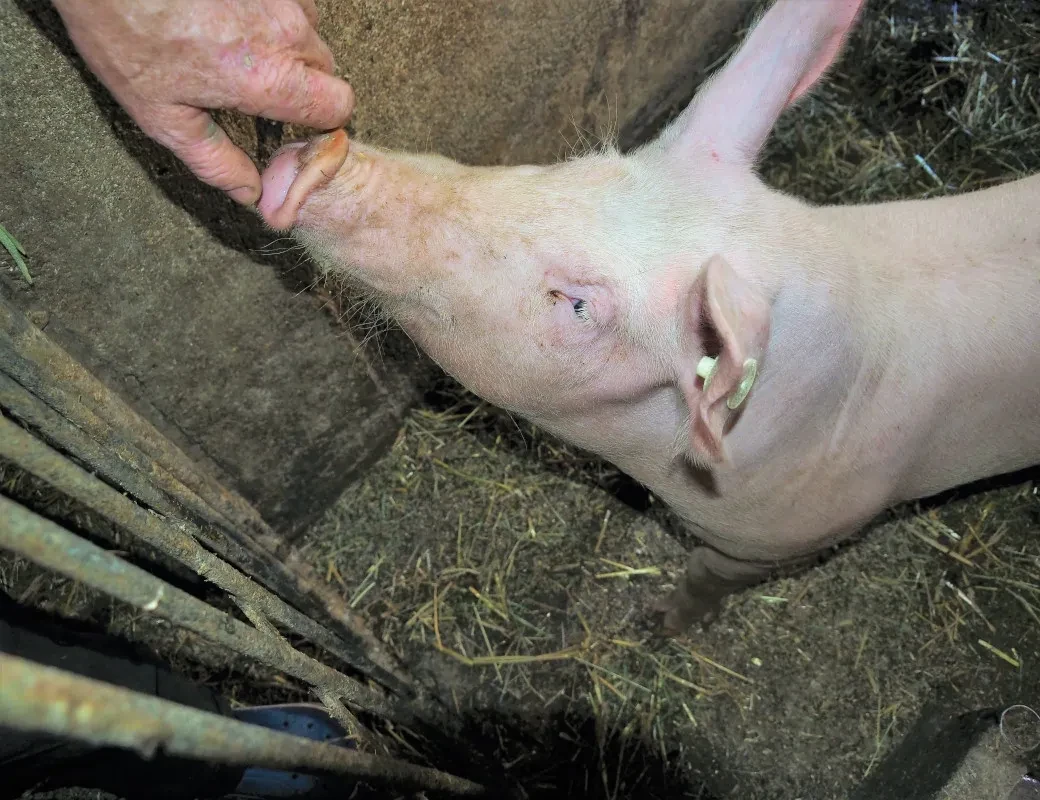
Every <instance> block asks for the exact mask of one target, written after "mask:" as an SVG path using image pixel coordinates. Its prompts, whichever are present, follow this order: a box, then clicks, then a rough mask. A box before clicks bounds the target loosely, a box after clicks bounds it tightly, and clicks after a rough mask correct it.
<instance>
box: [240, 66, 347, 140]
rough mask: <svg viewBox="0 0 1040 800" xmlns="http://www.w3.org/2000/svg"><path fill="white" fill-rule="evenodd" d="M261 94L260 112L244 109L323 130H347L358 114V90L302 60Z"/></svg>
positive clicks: (259, 100)
mask: <svg viewBox="0 0 1040 800" xmlns="http://www.w3.org/2000/svg"><path fill="white" fill-rule="evenodd" d="M261 92H262V94H261V96H260V97H258V98H257V101H258V102H257V109H256V111H253V112H250V111H249V110H248V109H241V110H243V111H246V113H255V114H256V115H257V116H260V117H266V118H267V119H273V120H277V121H279V122H290V123H296V124H298V125H306V126H308V127H311V128H318V129H319V130H329V129H332V128H341V127H343V126H344V125H346V123H347V121H348V120H349V119H350V115H351V114H352V113H353V112H354V90H353V89H352V88H351V86H350V84H349V83H347V82H346V81H345V80H342V79H341V78H336V77H333V76H332V75H329V74H327V73H325V72H321V71H319V70H316V69H312V68H311V67H308V66H306V65H305V64H303V63H302V62H300V61H297V62H295V63H294V64H293V65H292V67H291V68H290V69H289V70H288V71H287V72H286V73H285V74H284V75H282V76H281V79H280V80H279V82H278V84H277V85H275V86H268V87H265V88H263V89H261Z"/></svg>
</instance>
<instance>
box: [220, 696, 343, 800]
mask: <svg viewBox="0 0 1040 800" xmlns="http://www.w3.org/2000/svg"><path fill="white" fill-rule="evenodd" d="M232 714H233V716H234V717H235V718H236V719H238V720H239V721H241V722H248V723H250V724H253V725H260V726H261V727H264V728H269V729H271V730H277V731H282V732H283V733H288V734H291V735H293V736H301V737H303V738H304V739H311V740H313V741H318V742H325V743H326V744H331V745H335V746H337V747H346V748H349V749H351V750H353V749H355V746H354V742H353V741H352V740H350V739H348V738H346V736H347V734H346V731H344V730H343V728H342V726H340V724H339V723H338V722H336V720H334V719H333V718H332V717H331V716H329V713H328V712H327V711H326V710H325V709H324V707H322V706H320V705H317V704H315V703H297V704H287V705H279V706H256V707H254V708H240V709H236V710H235V711H233V712H232ZM341 780H342V781H343V782H344V783H339V781H337V783H338V784H339V785H337V786H335V787H333V786H330V785H329V781H328V779H323V778H318V777H315V776H313V775H305V774H303V773H301V772H285V771H283V770H276V769H265V768H262V767H250V768H249V769H247V770H246V771H245V773H244V774H243V775H242V780H241V781H240V782H239V784H238V787H237V788H236V789H235V792H234V795H233V796H237V797H241V796H246V797H262V798H280V797H304V798H319V797H344V796H346V795H347V794H348V793H349V790H350V789H351V788H352V784H350V783H348V782H347V781H348V780H349V779H347V778H343V779H341Z"/></svg>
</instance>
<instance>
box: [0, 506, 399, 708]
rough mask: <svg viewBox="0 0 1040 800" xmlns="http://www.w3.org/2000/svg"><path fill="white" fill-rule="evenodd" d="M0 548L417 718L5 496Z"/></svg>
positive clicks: (367, 702)
mask: <svg viewBox="0 0 1040 800" xmlns="http://www.w3.org/2000/svg"><path fill="white" fill-rule="evenodd" d="M0 547H3V548H5V549H7V550H11V551H13V552H15V553H17V554H18V555H20V556H23V557H24V558H27V559H29V560H30V561H33V562H35V563H37V564H39V565H41V566H43V567H46V568H48V569H51V570H54V571H55V572H59V573H61V574H62V575H65V576H66V577H68V578H71V579H73V580H76V581H80V582H81V583H84V584H86V585H87V586H90V587H92V588H94V589H96V590H98V591H100V592H103V593H105V594H109V595H111V596H112V597H115V598H117V599H119V600H122V601H123V602H124V603H127V604H129V605H132V606H134V607H135V608H138V609H140V610H142V611H146V612H148V613H151V614H158V615H159V616H161V617H163V618H165V619H168V620H169V621H170V622H172V623H174V624H175V625H178V626H180V627H183V628H187V629H188V630H190V631H193V632H194V633H197V634H198V635H199V636H202V637H203V638H206V639H209V640H210V641H212V642H216V643H217V644H222V645H224V646H225V647H227V648H229V649H231V650H233V651H235V652H236V653H241V654H243V655H247V656H250V657H252V658H255V659H257V660H258V661H261V662H263V663H265V664H269V665H271V666H272V667H274V668H276V669H279V670H281V671H283V672H285V673H286V674H288V675H292V676H293V677H295V678H299V679H300V680H302V681H306V682H307V683H309V684H310V685H311V686H314V687H315V688H317V689H320V690H324V691H326V692H330V693H335V694H337V695H338V696H339V697H341V698H343V700H344V701H346V702H347V703H348V704H350V705H352V706H354V707H355V708H359V709H363V710H365V711H368V712H371V713H373V714H378V715H380V716H382V717H385V718H387V719H390V720H393V721H395V722H398V723H400V724H404V725H410V724H415V723H416V720H415V719H414V715H413V713H412V712H411V711H410V710H408V709H407V708H404V707H402V706H401V705H400V704H397V703H394V704H391V703H389V702H388V701H387V700H386V699H384V698H383V697H380V696H379V695H377V694H376V693H375V692H373V691H372V690H371V689H368V688H366V687H365V686H362V685H361V684H360V683H358V682H357V681H355V680H353V679H351V678H348V677H347V676H346V675H343V674H342V673H340V672H337V671H336V670H334V669H332V668H331V667H327V666H325V665H324V664H322V663H321V662H319V661H315V660H314V659H313V658H311V657H309V656H307V655H304V654H303V653H300V652H299V651H297V650H294V649H293V648H292V647H290V646H289V645H288V644H287V643H286V642H285V641H284V640H282V639H280V638H278V637H272V636H268V635H265V634H263V633H261V632H260V631H258V630H256V629H255V628H252V627H250V626H249V625H246V624H245V623H244V622H241V621H240V620H237V619H235V618H234V617H231V616H229V615H227V614H225V613H224V612H222V611H218V610H217V609H215V608H213V607H211V606H209V605H207V604H206V603H204V602H203V601H201V600H198V599H197V598H194V597H192V596H191V595H190V594H188V593H187V592H184V591H181V590H180V589H177V588H176V587H174V586H171V585H169V584H168V583H166V582H165V581H162V580H160V579H159V578H156V577H155V576H154V575H151V574H149V573H148V572H146V571H144V570H143V569H141V568H140V567H136V566H134V565H133V564H128V563H127V562H125V561H123V560H122V559H120V558H117V557H116V556H114V555H112V554H111V553H109V552H107V551H105V550H103V549H102V548H100V547H98V546H97V545H95V544H92V543H91V542H88V541H87V540H85V539H82V538H81V537H79V536H76V535H75V534H72V533H70V532H69V531H67V530H65V529H64V528H62V527H61V526H59V525H57V524H55V523H53V522H51V521H50V520H47V519H45V518H43V517H41V516H39V515H37V514H34V513H33V512H31V511H29V510H28V509H26V508H23V507H22V506H20V505H19V504H17V503H15V502H14V501H12V500H9V499H7V498H6V497H3V496H0Z"/></svg>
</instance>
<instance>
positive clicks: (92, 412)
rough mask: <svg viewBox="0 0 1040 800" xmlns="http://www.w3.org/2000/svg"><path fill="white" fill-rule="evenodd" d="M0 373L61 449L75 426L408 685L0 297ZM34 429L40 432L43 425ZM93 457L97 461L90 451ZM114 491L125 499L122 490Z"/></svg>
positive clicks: (244, 510) (165, 448)
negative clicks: (51, 415)
mask: <svg viewBox="0 0 1040 800" xmlns="http://www.w3.org/2000/svg"><path fill="white" fill-rule="evenodd" d="M0 372H6V373H7V375H8V376H9V377H10V378H11V379H13V381H14V382H15V383H16V384H18V385H20V386H22V387H24V389H25V390H28V393H29V394H30V395H32V396H33V399H34V400H36V402H37V403H38V404H39V405H41V406H44V407H49V408H50V409H52V410H53V411H54V412H56V416H57V417H58V418H59V419H64V420H67V421H68V423H70V425H65V426H62V430H61V431H60V432H56V433H57V435H53V436H52V435H51V434H50V433H46V432H45V435H47V436H49V437H50V440H51V442H52V443H53V444H54V445H56V446H57V447H58V448H59V449H61V450H66V449H67V447H66V442H65V440H64V438H63V437H62V435H61V434H67V433H68V430H69V428H70V427H74V428H76V429H78V432H79V433H81V434H85V435H86V438H87V442H91V443H93V444H94V445H95V446H94V448H93V449H94V450H95V451H97V449H98V446H100V450H101V451H103V452H106V453H107V454H108V456H109V458H108V459H107V460H106V465H107V466H108V467H112V466H113V461H112V458H111V457H112V456H115V457H116V458H118V459H122V460H124V461H130V462H132V466H133V467H134V468H135V469H136V470H138V471H139V472H140V474H141V475H142V476H143V477H144V478H145V479H146V480H147V481H148V482H149V483H151V484H153V486H154V487H155V488H156V489H157V490H158V491H159V492H161V493H163V494H164V495H166V496H167V497H168V498H170V500H172V501H173V502H174V503H175V504H176V505H177V506H179V507H180V508H181V509H182V510H183V512H184V513H187V514H188V515H189V516H192V517H193V518H195V521H196V522H200V523H203V527H206V528H208V529H210V533H211V535H212V534H213V533H214V531H219V532H220V534H221V538H222V539H223V540H224V541H233V542H235V543H236V544H237V545H238V546H239V548H240V550H245V551H248V552H250V553H252V554H253V556H255V559H254V560H253V562H252V563H251V564H246V563H244V562H239V561H238V560H237V559H235V558H233V557H231V555H230V554H229V553H228V552H226V551H223V550H219V549H217V548H216V546H214V549H217V552H219V553H220V554H221V555H223V556H224V557H225V558H226V559H227V560H229V561H231V562H232V563H233V564H235V565H236V566H238V567H239V568H240V569H243V571H245V572H247V574H249V575H251V576H252V577H255V578H256V579H257V580H259V581H260V582H262V583H264V584H265V585H266V586H267V587H268V588H269V589H270V590H271V591H273V592H274V593H275V594H278V595H279V596H281V597H282V599H283V600H285V601H287V602H289V603H291V604H292V605H294V606H296V607H297V608H299V610H300V611H302V612H304V613H306V614H307V615H308V616H310V617H312V618H313V619H315V620H316V621H317V622H319V623H321V624H323V625H325V626H326V627H327V628H329V629H330V630H331V631H333V632H334V633H336V634H337V635H338V636H339V637H340V638H341V639H342V640H343V641H344V643H345V644H349V643H351V642H361V643H363V647H362V648H361V650H362V652H365V653H367V654H368V656H369V657H371V659H372V660H373V661H376V662H377V663H379V664H380V665H381V666H382V667H383V669H384V670H385V671H386V672H388V673H391V674H393V675H394V676H396V678H397V681H398V683H397V686H398V687H400V686H401V685H404V686H411V681H410V680H408V678H407V676H406V675H404V674H403V673H402V672H401V671H400V670H398V669H396V666H395V663H394V661H393V659H392V658H391V657H390V656H389V655H388V654H387V653H386V652H385V650H384V649H383V647H382V645H381V643H380V642H379V641H378V640H377V639H376V638H375V637H374V636H372V634H371V633H369V632H368V630H367V628H366V627H365V625H364V623H363V622H362V621H361V619H360V618H359V617H358V616H357V615H356V614H355V613H354V612H353V610H352V609H350V608H349V606H348V605H347V604H346V603H345V602H343V600H342V598H340V597H338V596H336V594H335V593H334V592H332V591H331V590H330V589H329V588H328V587H326V586H324V585H323V584H322V583H321V581H320V579H319V578H318V576H316V575H315V573H314V570H313V568H312V567H311V566H310V565H309V564H307V563H306V562H305V561H303V560H302V559H300V558H299V557H298V555H297V554H296V553H295V552H294V551H293V550H292V549H291V548H286V547H285V546H283V543H282V542H281V540H280V539H279V537H278V536H277V535H276V534H275V532H274V531H273V530H272V529H271V528H270V527H269V526H268V525H267V523H265V522H264V521H263V519H262V518H261V517H260V515H259V513H258V512H257V511H256V510H255V509H254V508H253V507H252V506H251V505H250V504H249V503H248V502H247V501H246V500H245V499H243V498H242V497H240V496H239V495H238V494H236V493H234V492H231V491H229V490H228V489H227V488H225V487H224V486H222V485H221V484H220V483H219V482H218V481H216V480H215V479H213V478H212V477H210V476H208V475H206V474H205V473H204V472H203V471H200V470H199V469H198V467H197V465H195V464H194V462H193V461H192V460H191V459H190V458H189V457H188V456H187V455H185V454H184V453H183V452H182V451H181V450H180V449H179V448H177V447H176V446H175V445H174V444H173V443H172V442H170V441H169V440H168V439H166V437H164V436H163V435H162V434H161V433H160V432H159V431H157V430H156V429H155V428H154V427H153V426H152V425H151V424H150V423H148V422H147V421H146V420H144V419H143V418H142V417H140V416H139V415H138V414H137V413H136V412H135V411H134V410H133V409H132V408H130V406H128V405H127V404H126V403H125V402H124V401H123V400H122V399H120V398H119V397H118V395H116V394H115V393H114V392H112V391H111V390H109V389H108V387H107V386H105V385H104V384H103V383H102V382H101V381H99V380H98V379H97V378H95V377H94V376H93V375H92V374H91V373H90V372H89V371H88V370H86V369H85V368H84V367H83V366H82V365H80V364H79V363H77V362H76V361H75V359H73V358H72V357H71V356H69V355H68V354H67V353H66V352H65V351H64V350H63V349H62V348H61V347H59V346H58V345H57V344H56V343H54V342H53V341H51V340H50V338H49V337H47V336H46V335H45V334H43V333H42V332H41V331H39V330H38V329H37V328H36V327H34V326H33V325H31V324H30V323H29V321H28V320H27V319H26V318H25V316H24V315H23V314H21V313H20V312H19V311H17V310H16V309H15V308H14V307H13V306H11V305H10V304H8V303H7V302H5V301H4V299H3V298H2V297H0ZM41 401H42V402H41ZM51 421H52V422H53V421H54V420H53V419H52V420H51ZM39 429H40V430H41V431H43V430H44V429H43V427H42V426H41V427H40V428H39ZM81 443H82V442H81ZM88 450H89V448H88ZM74 455H76V456H77V457H78V458H82V459H83V460H84V461H85V462H86V463H87V464H88V465H89V466H90V467H91V468H94V469H97V468H98V466H99V465H96V464H94V463H91V462H90V460H89V459H90V457H91V455H92V454H91V453H90V452H87V451H84V450H82V449H81V452H80V453H74ZM93 455H95V456H96V452H95V453H94V454H93ZM98 472H99V474H100V475H101V476H102V477H103V478H105V479H106V480H107V481H108V482H110V483H113V484H114V485H117V486H122V484H121V483H119V477H120V473H121V474H122V477H125V476H126V472H127V471H126V470H125V469H122V470H117V471H116V472H114V473H111V474H110V473H106V472H103V471H101V470H100V469H98ZM122 488H124V489H126V491H128V492H131V493H133V492H132V491H131V490H130V489H129V488H128V487H126V486H122ZM139 499H142V500H143V498H139ZM157 510H160V511H162V509H161V508H160V509H157ZM164 513H168V512H164ZM178 516H179V515H178ZM254 567H260V568H254ZM373 677H374V676H373ZM391 688H392V687H391ZM403 693H405V694H408V692H403Z"/></svg>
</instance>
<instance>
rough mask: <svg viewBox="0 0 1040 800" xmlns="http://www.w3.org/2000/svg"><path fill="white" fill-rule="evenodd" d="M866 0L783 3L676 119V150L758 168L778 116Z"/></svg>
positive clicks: (827, 62)
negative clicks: (752, 164)
mask: <svg viewBox="0 0 1040 800" xmlns="http://www.w3.org/2000/svg"><path fill="white" fill-rule="evenodd" d="M863 3H864V0H778V2H777V3H776V4H775V5H773V6H772V8H770V9H769V11H767V12H766V14H765V15H764V16H763V17H762V19H761V21H760V22H759V23H758V24H757V25H756V26H755V27H754V29H753V30H752V31H751V33H750V34H749V35H748V36H747V38H746V39H745V40H744V43H743V44H742V45H741V47H740V49H739V50H738V51H737V52H736V54H735V55H734V56H733V57H732V58H731V59H730V60H729V62H728V63H727V64H726V65H725V66H724V67H723V68H722V69H721V70H720V71H719V72H718V73H717V74H716V75H715V76H713V77H712V78H711V79H710V80H709V81H708V83H707V84H706V85H705V86H704V88H703V89H702V90H701V91H700V92H699V93H698V95H697V96H696V97H695V98H694V100H693V102H692V103H691V104H690V106H689V108H687V110H686V111H685V112H684V113H683V115H682V118H681V119H680V120H677V125H676V130H675V131H674V137H675V140H674V141H673V142H671V145H672V146H673V147H677V148H679V149H680V150H681V151H682V152H683V155H685V156H687V157H691V156H694V157H695V156H698V155H700V156H708V157H710V158H711V159H712V160H714V161H718V160H720V159H721V160H724V161H728V162H731V163H733V162H737V163H749V162H753V161H754V160H755V158H756V156H757V155H758V153H759V151H760V149H761V148H762V145H763V144H764V143H765V141H766V138H767V137H768V136H769V132H770V131H771V130H772V129H773V125H774V124H775V123H776V120H777V118H778V117H779V116H780V113H781V112H782V111H783V110H784V109H785V108H786V107H787V106H788V105H790V104H791V103H793V102H795V100H797V99H798V98H799V97H801V96H802V95H803V94H804V93H805V92H806V91H807V90H808V89H809V88H810V87H811V86H812V85H813V84H814V83H816V81H817V80H819V78H820V76H822V75H823V73H824V72H826V70H827V69H828V68H829V67H830V66H831V64H832V63H833V62H834V60H835V58H836V57H837V55H838V53H839V52H840V50H841V47H842V44H843V42H844V40H845V36H846V34H847V33H848V32H849V30H850V29H851V28H852V25H853V23H854V22H855V20H856V16H857V15H858V13H859V10H860V8H861V7H862V5H863Z"/></svg>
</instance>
